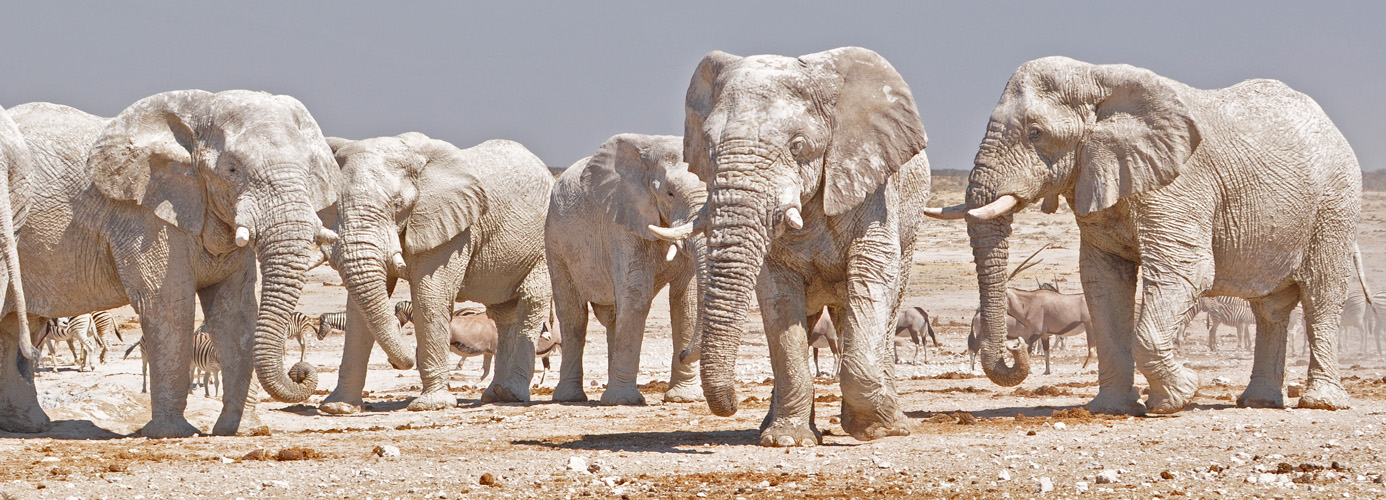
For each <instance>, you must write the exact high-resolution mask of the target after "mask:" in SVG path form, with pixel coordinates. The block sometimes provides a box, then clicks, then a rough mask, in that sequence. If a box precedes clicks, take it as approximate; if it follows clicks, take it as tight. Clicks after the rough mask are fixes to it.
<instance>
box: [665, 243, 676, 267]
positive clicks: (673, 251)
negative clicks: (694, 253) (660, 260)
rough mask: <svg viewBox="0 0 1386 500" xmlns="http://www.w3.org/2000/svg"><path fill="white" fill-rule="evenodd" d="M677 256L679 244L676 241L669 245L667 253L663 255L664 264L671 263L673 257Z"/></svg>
mask: <svg viewBox="0 0 1386 500" xmlns="http://www.w3.org/2000/svg"><path fill="white" fill-rule="evenodd" d="M678 254H679V243H678V242H677V241H675V242H673V243H670V244H669V251H668V252H665V253H664V262H672V261H673V260H674V256H675V255H678Z"/></svg>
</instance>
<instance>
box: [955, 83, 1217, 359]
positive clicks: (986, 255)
mask: <svg viewBox="0 0 1386 500" xmlns="http://www.w3.org/2000/svg"><path fill="white" fill-rule="evenodd" d="M1186 90H1187V87H1185V86H1183V85H1182V84H1180V83H1178V82H1175V81H1173V80H1169V79H1166V78H1163V77H1160V76H1158V75H1156V74H1155V73H1152V72H1150V71H1149V70H1145V69H1140V68H1136V67H1132V66H1127V65H1093V64H1088V63H1083V62H1079V61H1075V60H1072V59H1068V58H1064V57H1049V58H1044V59H1037V60H1034V61H1030V62H1027V63H1025V64H1024V65H1022V66H1021V67H1020V69H1017V70H1016V72H1015V74H1014V75H1012V76H1011V79H1010V81H1009V82H1007V83H1006V89H1005V91H1004V92H1003V93H1002V94H1001V100H1000V102H999V103H997V105H996V108H995V109H994V110H993V111H992V113H991V120H990V122H989V123H988V124H987V133H986V136H985V137H984V138H983V140H982V144H981V146H980V148H979V150H978V151H977V157H976V159H975V160H974V166H973V169H972V174H971V176H970V179H969V181H968V186H967V193H966V199H967V201H966V203H965V204H963V205H958V206H955V207H947V208H943V209H933V210H931V211H930V212H929V213H930V215H933V216H935V217H940V218H953V219H956V218H963V217H966V219H967V232H968V236H969V237H970V238H971V240H972V254H973V258H974V259H975V260H976V265H977V284H978V288H979V292H980V294H981V304H982V320H983V321H982V331H983V335H982V338H983V342H982V343H983V345H982V349H981V358H982V369H983V370H984V371H985V372H986V374H987V377H989V378H990V379H991V380H992V381H993V382H995V383H997V384H1000V385H1003V386H1012V385H1016V384H1019V383H1021V382H1022V381H1024V380H1025V377H1026V375H1028V373H1029V359H1028V357H1027V356H1026V354H1025V352H1024V349H1023V348H1016V346H1014V345H1013V346H1011V347H1009V348H1008V347H1006V346H1005V340H1004V339H1005V338H1006V333H1005V332H1006V323H1005V317H1006V285H1007V283H1006V281H1007V278H1006V261H1007V259H1008V257H1009V255H1008V246H1007V238H1008V237H1009V236H1010V234H1011V222H1012V219H1013V215H1012V214H1013V213H1014V212H1015V211H1017V210H1020V209H1023V208H1024V207H1025V206H1027V205H1029V204H1031V203H1033V202H1035V201H1040V200H1042V201H1043V203H1042V204H1041V208H1042V209H1043V210H1044V211H1045V212H1048V213H1053V212H1054V211H1055V210H1056V209H1057V208H1058V196H1059V195H1063V196H1064V197H1066V198H1068V200H1069V203H1070V204H1071V205H1072V207H1073V210H1074V213H1075V214H1077V216H1078V217H1079V218H1080V219H1081V218H1083V217H1087V216H1089V215H1091V214H1094V213H1097V212H1101V211H1103V210H1106V209H1108V208H1110V207H1112V206H1113V205H1115V204H1117V203H1118V202H1119V201H1121V200H1123V199H1125V198H1127V197H1131V196H1136V195H1138V194H1140V193H1143V192H1146V191H1151V190H1155V189H1159V188H1161V187H1164V186H1166V185H1168V184H1169V183H1171V182H1173V181H1174V179H1175V178H1176V177H1177V176H1178V175H1179V173H1180V170H1181V169H1182V168H1183V165H1184V163H1185V161H1187V160H1188V159H1189V157H1190V156H1192V155H1193V153H1194V150H1195V149H1197V148H1198V145H1199V142H1200V140H1201V136H1200V134H1199V130H1198V125H1197V124H1196V123H1195V120H1194V118H1193V115H1192V113H1191V111H1190V109H1189V105H1188V104H1187V103H1186V102H1185V101H1184V99H1183V98H1182V95H1184V93H1185V92H1186ZM1007 350H1010V351H1011V353H1012V356H1013V357H1015V363H1014V365H1012V366H1007V364H1006V360H1005V356H1004V354H1005V351H1007Z"/></svg>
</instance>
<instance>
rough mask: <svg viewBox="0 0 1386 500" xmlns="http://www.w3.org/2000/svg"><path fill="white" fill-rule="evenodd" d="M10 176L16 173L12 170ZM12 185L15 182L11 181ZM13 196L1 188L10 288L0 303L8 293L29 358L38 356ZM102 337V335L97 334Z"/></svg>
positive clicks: (0, 239)
mask: <svg viewBox="0 0 1386 500" xmlns="http://www.w3.org/2000/svg"><path fill="white" fill-rule="evenodd" d="M10 175H11V176H13V175H16V174H15V173H13V172H11V173H10ZM11 184H13V183H11ZM13 200H14V196H11V194H10V191H9V189H0V252H4V254H5V255H4V263H5V273H6V274H5V277H6V279H8V280H9V286H8V290H6V289H5V288H3V287H0V304H3V303H4V297H5V295H4V294H5V293H6V292H8V293H9V300H10V303H11V304H14V307H13V308H12V310H13V311H14V313H15V321H16V322H18V327H19V330H18V331H19V352H20V353H22V354H23V355H24V357H25V358H27V359H30V360H35V359H38V350H37V349H36V348H35V347H34V341H33V338H32V337H31V335H30V333H29V311H28V308H27V305H26V303H25V301H24V286H23V281H22V280H21V279H20V275H19V247H18V241H17V239H16V238H15V229H16V228H15V220H14V214H16V213H18V212H20V210H15V209H14V206H13V205H11V203H12V201H13ZM97 338H100V337H97Z"/></svg>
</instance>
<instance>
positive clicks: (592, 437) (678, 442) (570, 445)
mask: <svg viewBox="0 0 1386 500" xmlns="http://www.w3.org/2000/svg"><path fill="white" fill-rule="evenodd" d="M559 439H562V438H556V439H540V440H534V439H525V440H517V441H511V444H515V445H533V446H542V447H545V448H556V449H564V450H607V451H613V450H617V451H653V452H660V453H683V454H692V455H709V454H711V453H712V451H710V450H709V451H703V450H693V449H686V448H681V447H693V446H700V445H704V444H725V445H738V446H754V445H757V444H759V443H760V431H757V430H727V431H668V432H617V433H611V434H583V435H581V436H578V437H577V439H573V440H571V441H566V440H565V441H560V440H559Z"/></svg>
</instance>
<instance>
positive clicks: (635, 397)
mask: <svg viewBox="0 0 1386 500" xmlns="http://www.w3.org/2000/svg"><path fill="white" fill-rule="evenodd" d="M601 401H602V404H604V405H610V406H645V395H644V394H641V393H640V389H637V388H636V387H635V386H615V385H608V386H606V390H605V391H602V400H601Z"/></svg>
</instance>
